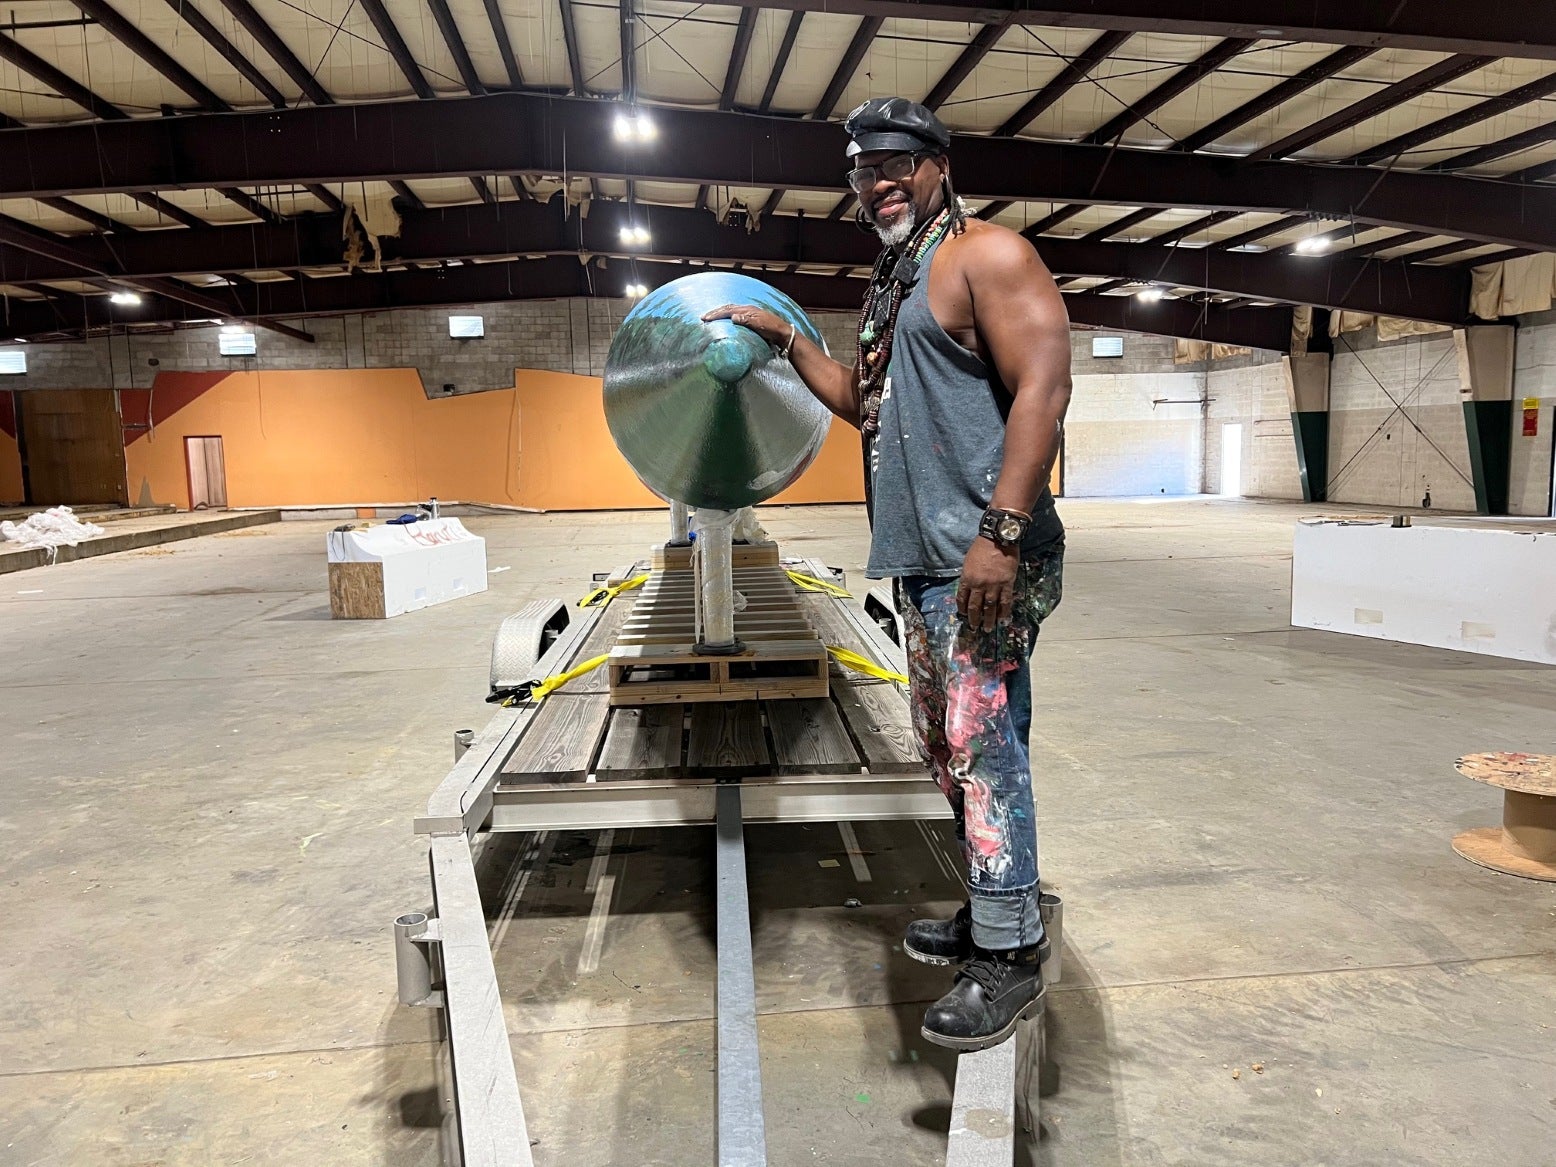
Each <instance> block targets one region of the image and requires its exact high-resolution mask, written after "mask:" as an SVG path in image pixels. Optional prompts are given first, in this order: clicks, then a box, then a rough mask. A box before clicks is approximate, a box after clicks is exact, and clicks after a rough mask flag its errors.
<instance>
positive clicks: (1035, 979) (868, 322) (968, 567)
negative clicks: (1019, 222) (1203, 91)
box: [706, 97, 1070, 1050]
mask: <svg viewBox="0 0 1556 1167" xmlns="http://www.w3.org/2000/svg"><path fill="white" fill-rule="evenodd" d="M845 128H846V129H847V131H848V135H849V139H850V142H849V146H848V156H849V158H851V159H852V160H853V163H854V169H853V170H850V171H849V172H848V183H849V186H850V187H852V189H853V190H854V191H855V193H856V194H857V195H858V196H859V212H858V214H859V217H860V220H861V222H862V223H865V224H868V225H869V226H870V227H872V228H874V230H875V232H876V234H877V235H878V236H879V237H880V239H881V242H882V243H884V244H885V248H886V249H885V251H884V252H883V253H882V255H881V257H880V259H879V260H878V261H877V262H876V265H875V271H874V274H873V276H872V278H871V281H870V286H869V290H868V291H867V292H866V294H865V303H864V310H863V312H862V314H861V316H860V326H859V348H858V352H857V359H856V360H855V362H854V365H853V367H852V368H848V367H847V366H844V365H842V364H839V363H838V362H836V361H834V360H832V359H831V358H829V357H828V356H827V355H826V354H825V353H824V352H823V351H822V350H821V349H820V348H819V347H817V346H816V345H814V344H812V343H810V342H809V341H808V340H806V339H805V338H804V337H796V336H794V335H793V329H792V328H791V327H790V326H789V325H788V324H786V323H784V322H783V321H782V320H780V319H779V318H778V317H777V316H775V315H773V314H772V313H769V312H766V311H763V310H762V309H759V308H752V307H748V306H737V305H728V306H726V307H723V308H719V309H717V310H715V311H713V312H710V313H709V314H708V316H707V317H706V319H710V320H713V319H730V320H733V321H734V322H735V323H737V324H742V325H745V326H746V327H748V328H750V329H752V330H753V331H755V332H756V333H757V334H758V335H760V336H762V337H763V338H764V339H765V340H767V341H768V342H769V343H771V344H773V345H776V346H778V347H780V348H782V349H783V350H784V351H786V352H788V353H789V356H790V359H791V360H792V361H793V362H794V366H795V369H796V371H798V373H799V374H800V376H801V378H803V380H804V381H805V384H806V385H807V386H809V388H810V390H811V392H812V393H814V394H815V395H816V396H817V397H818V398H819V399H820V400H821V401H822V402H823V403H825V404H826V405H827V407H828V408H829V409H831V410H832V412H833V413H835V414H836V415H837V416H838V417H841V418H843V419H844V420H845V421H847V422H849V423H850V424H852V425H855V426H858V427H859V428H860V430H861V432H862V434H863V438H864V452H865V495H866V501H867V503H868V509H869V514H870V526H871V543H870V562H869V566H868V569H867V571H866V574H867V575H869V576H870V577H871V578H887V577H889V578H892V579H893V581H894V588H895V593H896V598H897V607H898V610H899V611H900V612H901V613H902V616H903V623H904V627H905V629H906V633H907V646H906V647H907V656H908V672H909V680H910V690H911V704H912V707H913V723H914V730H915V732H916V734H917V737H918V741H919V746H920V748H921V749H922V751H923V753H924V755H925V758H926V759H927V760H928V762H929V765H930V769H931V771H932V773H933V775H934V778H935V780H936V781H937V782H938V783H939V785H940V788H941V789H942V790H943V791H945V795H946V797H947V798H948V799H949V800H950V803H951V808H952V811H953V812H954V815H955V820H956V833H957V837H958V839H959V840H960V842H961V845H962V853H963V857H964V858H965V859H966V862H967V870H968V876H967V884H968V903H967V904H966V905H964V906H963V907H962V909H961V910H960V911H958V912H957V913H956V915H955V916H954V917H953V918H952V919H950V920H918V921H914V922H913V923H912V924H910V925H909V926H908V931H907V936H906V939H905V943H904V948H905V950H906V951H907V953H908V954H909V955H910V956H913V957H915V958H916V959H919V960H923V961H926V962H928V963H931V964H944V965H949V964H953V963H961V964H962V968H961V970H960V971H959V972H958V974H957V976H956V980H955V983H954V984H953V985H952V988H951V990H950V992H948V993H947V994H946V995H945V996H944V997H942V998H941V999H940V1000H939V1001H937V1002H936V1003H935V1004H934V1005H932V1006H931V1007H930V1009H929V1011H928V1012H927V1013H926V1014H925V1017H924V1029H923V1033H924V1036H925V1037H926V1038H927V1039H928V1040H930V1041H932V1042H935V1043H936V1044H938V1045H943V1046H948V1047H950V1048H952V1049H958V1050H976V1049H983V1048H986V1047H988V1046H991V1045H995V1044H997V1043H999V1042H1001V1041H1004V1040H1005V1039H1006V1038H1008V1037H1010V1035H1011V1034H1012V1033H1014V1032H1015V1029H1016V1023H1017V1022H1018V1021H1019V1020H1021V1018H1022V1017H1023V1016H1024V1015H1029V1014H1030V1013H1032V1012H1034V1011H1035V1008H1036V1004H1037V1001H1038V1000H1039V999H1040V998H1041V996H1042V992H1043V984H1042V974H1041V970H1040V951H1041V950H1043V949H1045V948H1046V943H1045V938H1044V935H1043V925H1042V920H1041V918H1040V916H1039V914H1038V872H1037V828H1036V823H1035V821H1034V817H1033V804H1032V775H1031V770H1030V767H1029V763H1028V756H1027V736H1028V730H1029V727H1030V724H1031V716H1032V698H1031V677H1030V673H1029V671H1028V661H1029V657H1030V655H1031V652H1032V647H1033V644H1034V642H1035V641H1036V639H1037V632H1038V626H1039V624H1041V622H1042V621H1043V619H1044V618H1045V617H1046V616H1047V615H1048V614H1049V613H1050V612H1051V611H1052V610H1053V608H1054V606H1055V605H1057V604H1058V602H1059V593H1060V576H1061V572H1062V567H1063V557H1064V528H1063V526H1062V525H1061V524H1060V522H1059V518H1058V516H1057V515H1056V514H1055V512H1054V503H1053V497H1052V495H1051V494H1050V493H1049V491H1048V486H1047V483H1048V478H1049V473H1050V471H1051V469H1052V467H1053V463H1054V459H1055V458H1056V457H1057V456H1058V452H1059V440H1060V434H1061V429H1062V425H1063V419H1064V413H1065V409H1066V408H1067V406H1068V404H1069V400H1070V338H1069V320H1068V317H1067V316H1066V314H1065V309H1064V302H1063V298H1062V297H1061V296H1060V294H1059V289H1058V288H1057V286H1055V284H1054V281H1053V277H1052V276H1050V275H1049V273H1048V270H1047V269H1046V268H1045V267H1044V266H1043V263H1042V261H1041V260H1040V259H1038V257H1037V253H1036V252H1035V251H1034V250H1033V248H1032V245H1031V244H1030V243H1028V242H1027V241H1026V240H1025V239H1023V238H1022V237H1021V236H1020V235H1019V234H1017V233H1016V232H1014V231H1011V230H1009V229H1008V228H1005V227H1000V226H996V225H994V224H992V223H986V222H983V221H981V220H979V219H968V218H967V217H966V215H965V209H964V208H963V206H962V204H961V203H960V202H959V200H958V199H957V198H956V194H955V192H954V190H953V188H952V186H951V168H950V162H949V160H948V159H947V157H946V149H947V147H948V146H949V145H950V141H951V135H950V133H949V131H947V130H946V128H945V126H944V125H942V124H941V122H940V120H939V119H938V118H936V117H935V115H934V114H933V113H931V112H930V111H929V110H928V109H926V108H925V107H924V106H922V105H918V104H916V103H914V102H910V101H907V100H904V99H902V98H896V97H893V98H877V99H875V100H873V101H868V102H866V103H865V104H863V105H861V106H860V107H859V108H858V109H856V110H854V111H853V112H852V113H851V114H849V116H848V119H847V121H846V122H845Z"/></svg>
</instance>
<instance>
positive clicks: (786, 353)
mask: <svg viewBox="0 0 1556 1167" xmlns="http://www.w3.org/2000/svg"><path fill="white" fill-rule="evenodd" d="M797 331H799V330H798V329H796V328H795V327H794V325H792V324H791V325H789V341H788V343H787V344H785V345H784V346H783V353H782V354H781V355H782V356H783V359H784V360H788V359H789V354H790V353H791V352H793V351H794V334H795V333H796V332H797Z"/></svg>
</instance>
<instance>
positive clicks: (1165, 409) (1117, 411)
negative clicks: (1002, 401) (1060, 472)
mask: <svg viewBox="0 0 1556 1167" xmlns="http://www.w3.org/2000/svg"><path fill="white" fill-rule="evenodd" d="M1098 335H1102V334H1099V333H1085V332H1079V333H1075V334H1073V335H1072V336H1071V337H1070V371H1071V376H1072V377H1073V379H1074V383H1075V388H1074V392H1073V395H1072V396H1071V398H1070V412H1069V416H1068V418H1067V419H1066V421H1065V441H1064V492H1065V494H1066V495H1070V496H1074V497H1087V496H1098V495H1115V496H1117V495H1145V494H1156V495H1181V494H1196V493H1198V492H1199V491H1200V489H1201V481H1202V479H1203V475H1204V470H1203V462H1204V452H1203V451H1204V438H1205V426H1204V409H1205V404H1204V402H1205V372H1204V368H1203V365H1202V364H1198V365H1174V364H1173V362H1172V352H1173V342H1172V341H1171V340H1169V339H1166V338H1164V337H1158V336H1136V335H1130V334H1125V335H1123V343H1124V355H1123V356H1121V357H1094V356H1092V339H1093V337H1095V336H1098Z"/></svg>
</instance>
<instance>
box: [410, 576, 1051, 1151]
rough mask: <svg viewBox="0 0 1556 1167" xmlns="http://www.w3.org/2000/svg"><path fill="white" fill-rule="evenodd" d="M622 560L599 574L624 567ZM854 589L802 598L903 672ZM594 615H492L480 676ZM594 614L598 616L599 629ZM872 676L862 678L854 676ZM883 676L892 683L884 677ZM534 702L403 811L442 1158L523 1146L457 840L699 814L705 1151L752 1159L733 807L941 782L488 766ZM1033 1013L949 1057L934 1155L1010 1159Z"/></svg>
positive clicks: (841, 811) (536, 658) (752, 1001)
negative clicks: (440, 1038) (710, 991)
mask: <svg viewBox="0 0 1556 1167" xmlns="http://www.w3.org/2000/svg"><path fill="white" fill-rule="evenodd" d="M803 566H804V569H805V570H807V571H809V572H811V573H812V574H815V575H817V576H818V577H821V578H827V577H830V578H839V577H840V573H834V572H831V571H830V570H829V569H828V568H826V567H825V566H824V565H822V564H820V563H818V562H817V561H815V560H807V561H803ZM636 570H637V569H636V567H629V568H626V569H622V570H621V571H618V572H616V573H613V574H614V575H615V576H618V577H623V578H624V577H625V575H626V574H630V573H631V572H633V571H636ZM872 599H873V600H874V603H872V604H871V608H872V611H870V612H869V614H866V612H864V611H860V610H856V609H854V608H851V607H850V606H848V605H847V604H845V603H844V602H843V600H841V599H840V598H837V597H833V596H824V597H819V598H818V600H817V602H818V603H824V604H825V605H828V606H829V608H828V609H827V613H828V619H830V620H831V621H833V624H832V627H834V628H845V627H846V628H847V629H849V630H850V631H851V634H852V636H853V639H854V643H855V644H856V645H857V646H858V648H859V649H860V650H861V651H862V652H863V653H864V654H865V655H866V656H868V657H872V658H873V659H874V660H875V661H876V662H877V663H879V664H880V665H882V666H883V667H885V668H887V669H891V670H893V671H895V672H899V673H900V672H903V671H904V666H905V662H904V661H903V659H902V650H901V647H900V645H899V643H897V636H896V635H893V633H898V635H900V632H899V630H898V628H897V627H896V626H895V625H894V622H893V619H889V618H886V613H883V611H882V608H883V607H884V606H885V604H886V600H885V599H883V598H882V597H881V596H880V595H879V594H877V595H876V596H874V597H872ZM833 605H835V608H833V607H830V606H833ZM891 616H892V617H894V613H892V614H891ZM600 617H601V609H600V608H588V609H577V608H570V607H568V606H567V605H565V604H563V603H562V602H561V601H560V600H546V601H536V602H534V603H531V604H529V605H526V607H525V608H524V609H521V610H520V612H518V613H516V614H515V615H514V616H513V617H510V618H509V619H508V620H506V621H504V623H503V626H502V630H501V632H500V633H499V636H498V642H499V643H497V644H495V645H494V647H493V670H492V684H493V688H494V690H496V689H498V688H499V686H500V687H501V688H503V689H510V688H511V689H513V690H515V691H518V692H527V687H528V686H529V685H532V684H534V683H537V682H539V681H541V680H545V679H547V678H550V677H553V676H556V675H558V674H560V673H562V672H564V671H566V670H567V669H568V668H569V667H570V665H571V664H572V663H573V662H574V661H575V659H577V658H581V657H584V656H585V654H586V653H587V652H589V651H593V650H598V648H599V645H598V643H597V642H598V640H599V636H596V635H595V633H596V630H597V626H598V625H599V621H600ZM607 629H608V626H603V627H600V629H599V631H600V633H601V635H603V634H604V633H605V632H606V631H607ZM886 684H889V683H883V682H871V685H872V692H880V691H882V690H880V689H878V688H874V687H875V686H881V685H886ZM890 688H891V689H895V690H896V691H897V692H898V697H899V699H900V698H901V689H900V687H898V686H894V685H893V686H890ZM555 699H556V698H554V697H550V698H547V700H548V701H550V700H555ZM872 699H876V698H872ZM877 708H879V707H877ZM538 709H539V705H538V704H537V703H535V702H532V701H529V700H527V699H517V700H512V701H510V702H509V703H505V704H504V705H502V706H501V707H499V708H498V709H497V710H496V712H495V713H494V715H493V716H492V718H491V720H490V721H489V722H488V723H487V725H486V726H485V727H484V728H482V729H481V730H479V731H470V730H462V731H459V732H458V733H457V734H456V735H455V746H454V759H455V760H454V766H453V768H452V769H451V770H450V771H449V773H448V775H447V776H446V777H445V778H444V780H443V781H442V782H441V783H440V784H439V786H438V787H437V789H436V790H435V791H434V792H433V794H432V796H431V798H430V799H429V800H428V804H427V813H426V814H425V815H423V816H422V817H420V818H418V819H417V820H416V830H417V832H418V833H419V834H425V835H427V836H428V837H429V855H428V863H429V871H430V875H431V884H432V901H433V906H432V909H431V911H430V912H410V913H406V914H403V915H400V916H398V917H397V918H396V919H395V921H394V949H395V962H396V972H397V979H398V986H399V997H400V1000H401V1002H402V1003H404V1004H406V1005H408V1006H417V1007H425V1008H434V1009H437V1010H438V1013H439V1016H440V1018H441V1021H442V1031H443V1035H444V1040H445V1042H446V1065H447V1069H448V1079H449V1080H448V1083H447V1086H446V1098H445V1104H446V1109H447V1111H448V1117H447V1121H446V1123H445V1141H444V1155H445V1161H446V1162H447V1163H449V1164H452V1165H454V1167H533V1163H534V1160H533V1158H532V1155H531V1151H530V1140H529V1132H528V1127H527V1125H526V1123H525V1117H524V1107H523V1102H522V1100H521V1097H520V1092H519V1083H518V1076H517V1074H516V1072H515V1068H514V1062H513V1054H512V1049H511V1047H510V1045H509V1040H508V1030H507V1025H506V1022H505V1020H504V1016H503V1008H502V1000H501V997H500V994H499V987H498V983H497V975H496V970H495V966H494V964H493V961H492V951H491V947H490V944H489V940H488V934H487V919H486V913H485V909H484V906H483V904H482V902H481V897H480V892H479V889H478V886H477V881H476V872H475V860H474V851H473V846H474V844H475V843H476V842H477V841H478V840H480V839H481V838H482V837H483V836H486V835H488V834H490V833H495V832H500V831H520V832H534V831H542V830H553V829H561V828H585V829H590V828H611V827H633V826H656V827H663V826H678V825H711V826H713V828H714V850H715V874H716V878H715V888H714V893H715V899H716V904H717V948H718V970H717V1024H716V1030H717V1042H718V1079H717V1091H718V1095H717V1122H718V1141H717V1147H718V1151H717V1160H718V1163H719V1167H765V1164H766V1162H767V1147H766V1143H767V1139H766V1122H765V1117H764V1114H763V1108H762V1084H761V1063H760V1055H759V1049H758V1041H757V1024H756V1023H757V1015H756V977H755V969H754V965H753V959H752V944H751V916H750V899H749V894H748V886H747V880H746V854H745V823H747V822H843V821H871V820H894V819H934V818H947V817H949V811H948V809H947V807H946V804H945V800H944V798H943V796H942V795H941V794H940V792H939V790H938V789H935V788H934V786H933V784H932V783H929V782H927V781H926V780H925V779H924V777H923V775H922V772H921V771H920V772H918V773H914V774H911V775H910V774H906V773H901V772H899V773H892V772H883V773H874V772H872V771H871V770H870V769H869V768H868V767H866V769H865V771H864V772H862V773H859V774H854V775H836V774H798V775H782V776H776V775H775V776H773V777H764V778H758V779H734V780H709V781H705V782H704V781H699V780H696V779H695V778H693V779H688V778H685V777H683V778H679V779H674V780H665V781H663V782H658V783H653V782H638V783H631V782H596V781H594V780H593V779H594V775H593V773H592V772H591V773H589V774H588V776H587V777H586V778H585V779H583V780H579V781H574V782H571V783H536V784H530V785H522V784H519V785H515V784H509V783H505V782H504V781H503V778H504V767H505V766H506V765H507V764H508V762H509V760H510V758H512V757H513V756H514V755H515V753H516V751H518V749H519V747H520V744H521V742H522V741H523V739H524V735H525V733H526V732H527V731H528V729H529V728H530V727H531V726H532V724H533V723H534V720H535V718H536V716H537V712H538ZM904 712H905V704H904ZM1041 910H1042V916H1043V921H1044V925H1045V927H1046V928H1047V929H1048V932H1049V935H1050V936H1051V937H1052V945H1051V949H1050V958H1049V959H1048V960H1047V961H1045V962H1044V966H1043V973H1044V981H1045V984H1053V983H1056V982H1057V981H1058V980H1059V976H1060V951H1061V949H1062V946H1063V905H1062V904H1061V903H1060V902H1059V900H1058V898H1057V897H1056V896H1052V895H1044V896H1043V897H1042V903H1041ZM1046 1015H1047V1011H1046V1006H1045V1008H1044V1010H1043V1011H1042V1013H1040V1014H1039V1016H1038V1017H1036V1018H1034V1019H1032V1020H1031V1021H1030V1022H1027V1023H1023V1025H1022V1026H1021V1027H1020V1028H1019V1029H1018V1032H1017V1035H1016V1036H1015V1037H1013V1038H1012V1039H1011V1040H1010V1041H1007V1042H1004V1043H1002V1044H1001V1045H999V1046H995V1047H993V1048H991V1049H988V1050H983V1051H980V1052H978V1053H972V1054H962V1055H960V1056H959V1057H958V1060H957V1074H956V1086H955V1091H954V1097H953V1102H952V1119H951V1128H950V1133H949V1137H948V1140H947V1151H946V1164H947V1167H1011V1164H1012V1162H1013V1159H1014V1154H1015V1147H1016V1139H1017V1137H1018V1129H1020V1128H1021V1127H1024V1128H1025V1129H1027V1130H1031V1131H1036V1130H1037V1127H1038V1116H1037V1113H1036V1105H1035V1103H1034V1102H1033V1100H1032V1099H1031V1098H1030V1097H1028V1098H1026V1099H1025V1101H1026V1107H1025V1108H1023V1107H1022V1106H1021V1102H1022V1099H1021V1098H1019V1097H1018V1084H1019V1082H1020V1080H1021V1078H1022V1076H1023V1071H1024V1070H1025V1072H1026V1073H1025V1076H1026V1077H1027V1079H1028V1085H1029V1086H1030V1077H1031V1066H1032V1065H1033V1064H1035V1065H1036V1068H1037V1074H1038V1080H1039V1088H1038V1090H1037V1091H1036V1093H1038V1094H1039V1095H1043V1094H1049V1093H1052V1092H1053V1090H1054V1089H1056V1088H1057V1081H1058V1067H1057V1066H1055V1065H1054V1064H1053V1062H1052V1061H1051V1059H1050V1057H1049V1053H1048V1049H1047V1034H1046ZM1023 1051H1025V1052H1024V1053H1023ZM1027 1093H1028V1094H1030V1090H1029V1091H1028V1092H1027ZM1023 1110H1024V1111H1025V1113H1023ZM1022 1120H1024V1121H1022Z"/></svg>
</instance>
